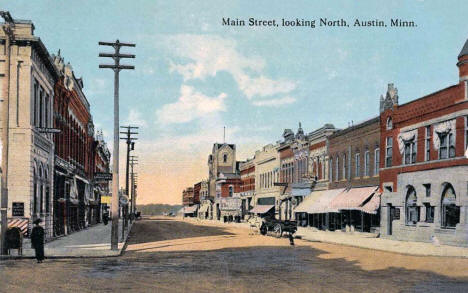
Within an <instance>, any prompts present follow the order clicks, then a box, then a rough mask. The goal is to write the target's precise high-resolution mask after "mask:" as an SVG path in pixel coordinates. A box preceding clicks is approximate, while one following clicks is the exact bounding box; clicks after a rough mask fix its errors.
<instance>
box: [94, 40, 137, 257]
mask: <svg viewBox="0 0 468 293" xmlns="http://www.w3.org/2000/svg"><path fill="white" fill-rule="evenodd" d="M99 45H100V46H110V47H113V48H114V53H99V57H110V58H112V59H114V64H111V65H108V64H100V65H99V68H108V69H112V70H113V71H114V147H113V154H112V157H113V160H112V165H113V168H112V203H111V205H112V210H111V212H112V227H111V249H112V250H117V249H118V244H119V73H120V70H124V69H130V70H131V69H135V66H132V65H121V64H120V59H122V58H135V55H133V54H122V53H120V48H121V47H135V44H129V43H121V42H119V40H116V41H115V42H114V43H111V42H99Z"/></svg>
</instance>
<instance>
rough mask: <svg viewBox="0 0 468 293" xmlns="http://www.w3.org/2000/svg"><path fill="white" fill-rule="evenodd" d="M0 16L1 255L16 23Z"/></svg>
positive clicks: (3, 251) (5, 15) (0, 251)
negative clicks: (0, 60)
mask: <svg viewBox="0 0 468 293" xmlns="http://www.w3.org/2000/svg"><path fill="white" fill-rule="evenodd" d="M0 16H1V17H2V18H3V19H4V20H5V23H4V24H3V25H2V29H3V31H4V32H5V36H6V38H5V51H6V58H5V59H6V60H5V69H6V70H5V83H7V85H6V86H5V89H6V93H5V95H3V97H4V98H3V100H2V101H1V102H2V104H3V108H2V117H3V118H2V138H1V145H2V166H1V169H2V180H1V181H2V189H1V200H0V213H1V219H0V220H1V222H0V225H1V231H0V237H1V239H0V255H1V254H6V249H5V247H6V242H5V241H6V239H5V233H6V231H7V228H8V218H7V210H8V151H9V145H8V144H9V141H8V140H9V131H10V67H11V43H12V42H13V41H14V31H13V30H14V29H15V21H14V20H13V18H12V17H11V15H10V12H8V11H0Z"/></svg>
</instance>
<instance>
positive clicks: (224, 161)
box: [223, 154, 228, 163]
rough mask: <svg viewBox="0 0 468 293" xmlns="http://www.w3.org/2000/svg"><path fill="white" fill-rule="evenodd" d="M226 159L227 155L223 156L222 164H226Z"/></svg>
mask: <svg viewBox="0 0 468 293" xmlns="http://www.w3.org/2000/svg"><path fill="white" fill-rule="evenodd" d="M227 158H228V155H227V154H223V163H226V162H227Z"/></svg>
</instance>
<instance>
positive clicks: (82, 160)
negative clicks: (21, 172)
mask: <svg viewBox="0 0 468 293" xmlns="http://www.w3.org/2000/svg"><path fill="white" fill-rule="evenodd" d="M53 62H54V66H55V68H56V71H57V72H58V74H59V78H58V80H57V82H56V84H55V87H54V90H55V101H54V127H55V128H56V129H59V130H60V133H59V134H56V135H55V138H54V141H55V146H56V147H55V168H54V169H55V172H54V175H55V176H54V177H55V181H56V184H55V196H54V205H55V211H56V212H55V223H56V230H55V234H56V235H64V234H65V235H66V234H68V233H70V232H73V231H78V230H81V229H83V228H85V227H87V226H88V225H89V224H90V222H93V221H94V220H93V221H91V217H92V214H93V210H94V213H97V209H98V208H99V204H98V202H97V201H96V198H95V194H94V191H93V182H92V180H93V177H94V171H95V168H94V165H95V148H96V144H95V140H94V124H93V120H92V116H91V111H90V105H89V102H88V100H87V98H86V96H85V94H84V92H83V79H82V78H77V77H76V76H75V74H74V72H73V68H72V67H71V65H70V64H69V63H68V64H65V62H64V59H63V57H62V56H60V51H59V52H58V54H57V56H53Z"/></svg>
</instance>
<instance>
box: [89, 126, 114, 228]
mask: <svg viewBox="0 0 468 293" xmlns="http://www.w3.org/2000/svg"><path fill="white" fill-rule="evenodd" d="M94 154H95V159H94V162H95V163H94V173H111V169H110V158H111V154H110V151H109V149H108V147H107V143H106V142H105V141H104V136H103V134H102V131H97V133H96V139H95V152H94ZM93 183H94V188H93V191H94V202H93V204H92V205H90V207H89V208H90V213H91V217H90V218H91V224H95V223H99V222H101V219H102V213H103V211H104V209H107V208H108V207H107V204H104V203H103V202H102V201H101V198H102V196H108V195H109V194H110V188H109V187H110V186H109V183H110V181H108V180H101V181H99V180H96V178H95V180H94V181H93Z"/></svg>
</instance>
